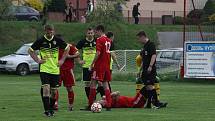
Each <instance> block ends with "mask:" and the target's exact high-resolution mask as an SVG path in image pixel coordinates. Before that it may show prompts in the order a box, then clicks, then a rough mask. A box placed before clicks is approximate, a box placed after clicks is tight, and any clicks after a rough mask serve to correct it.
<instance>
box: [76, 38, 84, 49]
mask: <svg viewBox="0 0 215 121" xmlns="http://www.w3.org/2000/svg"><path fill="white" fill-rule="evenodd" d="M83 46H84V41H83V40H80V41H79V42H78V44H77V45H76V48H77V49H82V48H83Z"/></svg>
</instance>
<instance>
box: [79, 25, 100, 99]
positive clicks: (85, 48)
mask: <svg viewBox="0 0 215 121" xmlns="http://www.w3.org/2000/svg"><path fill="white" fill-rule="evenodd" d="M76 48H77V49H79V50H82V59H83V62H82V63H83V65H82V76H83V77H82V79H83V81H84V83H85V93H86V96H87V98H89V93H90V80H91V72H90V71H89V67H90V64H91V63H92V61H93V58H94V56H95V54H96V40H95V38H94V30H93V29H92V28H88V29H87V31H86V38H84V39H82V40H80V41H79V42H78V43H77V45H76Z"/></svg>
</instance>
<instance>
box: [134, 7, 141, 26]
mask: <svg viewBox="0 0 215 121" xmlns="http://www.w3.org/2000/svg"><path fill="white" fill-rule="evenodd" d="M139 6H140V3H137V4H136V5H134V6H133V10H132V16H133V18H134V23H135V24H139V16H140V13H139V8H138V7H139Z"/></svg>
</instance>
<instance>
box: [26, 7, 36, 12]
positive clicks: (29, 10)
mask: <svg viewBox="0 0 215 121" xmlns="http://www.w3.org/2000/svg"><path fill="white" fill-rule="evenodd" d="M27 9H28V12H29V13H34V12H35V11H34V10H33V9H31V8H27Z"/></svg>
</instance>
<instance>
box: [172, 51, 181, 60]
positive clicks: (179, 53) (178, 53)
mask: <svg viewBox="0 0 215 121" xmlns="http://www.w3.org/2000/svg"><path fill="white" fill-rule="evenodd" d="M181 57H182V52H179V51H177V52H175V55H174V58H173V59H175V60H180V59H181Z"/></svg>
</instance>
